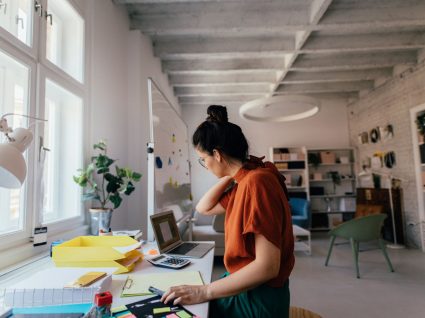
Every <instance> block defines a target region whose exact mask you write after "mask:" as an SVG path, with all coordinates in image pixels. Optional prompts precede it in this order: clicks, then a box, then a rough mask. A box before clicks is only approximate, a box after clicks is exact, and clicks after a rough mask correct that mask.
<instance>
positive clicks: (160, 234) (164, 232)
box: [151, 211, 180, 251]
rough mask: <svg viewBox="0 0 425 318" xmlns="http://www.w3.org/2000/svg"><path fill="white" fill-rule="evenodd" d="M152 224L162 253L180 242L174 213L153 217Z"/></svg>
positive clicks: (164, 213) (169, 212)
mask: <svg viewBox="0 0 425 318" xmlns="http://www.w3.org/2000/svg"><path fill="white" fill-rule="evenodd" d="M151 222H152V228H153V231H154V233H155V237H156V240H157V244H158V247H159V250H160V251H162V250H166V249H167V247H169V246H171V245H173V244H175V243H177V242H179V241H180V234H179V229H178V228H177V224H176V219H175V218H174V214H173V211H167V212H161V213H157V214H154V215H151Z"/></svg>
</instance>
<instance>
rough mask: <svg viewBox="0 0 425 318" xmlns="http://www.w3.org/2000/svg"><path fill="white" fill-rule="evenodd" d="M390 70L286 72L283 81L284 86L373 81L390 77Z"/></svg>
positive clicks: (389, 68)
mask: <svg viewBox="0 0 425 318" xmlns="http://www.w3.org/2000/svg"><path fill="white" fill-rule="evenodd" d="M391 76H392V68H391V67H388V68H377V69H367V70H352V71H329V72H288V74H287V75H286V77H285V78H284V79H283V81H282V83H284V84H304V83H321V82H351V81H362V80H369V81H370V80H374V79H376V78H382V77H391Z"/></svg>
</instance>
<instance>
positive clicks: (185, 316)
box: [177, 310, 192, 318]
mask: <svg viewBox="0 0 425 318" xmlns="http://www.w3.org/2000/svg"><path fill="white" fill-rule="evenodd" d="M177 316H179V317H180V318H192V315H189V314H188V313H187V312H185V311H184V310H180V311H178V312H177Z"/></svg>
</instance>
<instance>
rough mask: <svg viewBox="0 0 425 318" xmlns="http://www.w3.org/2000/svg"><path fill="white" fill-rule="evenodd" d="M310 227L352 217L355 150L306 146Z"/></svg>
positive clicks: (320, 227)
mask: <svg viewBox="0 0 425 318" xmlns="http://www.w3.org/2000/svg"><path fill="white" fill-rule="evenodd" d="M307 163H308V174H309V194H310V205H311V215H312V220H311V230H318V231H319V230H329V229H332V228H333V227H335V226H336V225H338V224H340V223H342V222H345V221H348V220H350V219H352V218H353V217H354V214H355V210H356V174H355V170H354V150H353V149H351V148H341V149H308V150H307Z"/></svg>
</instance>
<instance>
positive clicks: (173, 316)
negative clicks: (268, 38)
mask: <svg viewBox="0 0 425 318" xmlns="http://www.w3.org/2000/svg"><path fill="white" fill-rule="evenodd" d="M165 318H179V316H177V315H176V314H171V315H167V316H165Z"/></svg>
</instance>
